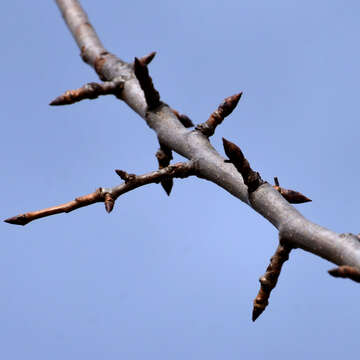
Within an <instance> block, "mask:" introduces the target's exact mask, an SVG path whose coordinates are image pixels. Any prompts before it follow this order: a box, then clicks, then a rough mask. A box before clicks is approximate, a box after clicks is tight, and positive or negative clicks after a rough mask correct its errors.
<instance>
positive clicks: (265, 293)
mask: <svg viewBox="0 0 360 360" xmlns="http://www.w3.org/2000/svg"><path fill="white" fill-rule="evenodd" d="M290 251H291V247H290V246H288V245H286V244H284V243H282V242H280V244H279V246H278V247H277V249H276V251H275V254H274V255H273V256H272V258H271V259H270V264H269V266H268V267H267V269H266V273H265V274H264V275H263V276H262V277H261V278H260V279H259V281H260V284H261V287H260V290H259V292H258V294H257V296H256V298H255V300H254V308H253V313H252V321H255V320H256V319H257V318H258V317H259V316H260V315H261V314H262V312H263V311H264V310H265V309H266V307H267V306H268V304H269V297H270V294H271V291H272V290H273V289H274V288H275V286H276V284H277V281H278V279H279V276H280V272H281V268H282V266H283V264H284V262H285V261H286V260H288V259H289V254H290Z"/></svg>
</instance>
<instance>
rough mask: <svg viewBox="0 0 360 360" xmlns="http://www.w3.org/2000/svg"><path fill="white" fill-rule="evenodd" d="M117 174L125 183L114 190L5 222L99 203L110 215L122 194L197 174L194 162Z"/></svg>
mask: <svg viewBox="0 0 360 360" xmlns="http://www.w3.org/2000/svg"><path fill="white" fill-rule="evenodd" d="M115 172H116V173H117V174H118V175H119V176H120V177H121V178H122V179H123V180H124V181H125V182H124V183H123V184H120V185H117V186H114V187H113V188H98V189H97V190H95V191H94V192H93V193H91V194H88V195H84V196H80V197H77V198H76V199H74V200H72V201H69V202H67V203H65V204H61V205H57V206H52V207H49V208H46V209H42V210H36V211H31V212H27V213H25V214H21V215H16V216H13V217H11V218H9V219H6V220H4V221H5V222H7V223H9V224H14V225H26V224H28V223H29V222H31V221H34V220H36V219H40V218H43V217H46V216H51V215H55V214H60V213H69V212H71V211H74V210H76V209H79V208H81V207H84V206H88V205H92V204H95V203H97V202H104V204H105V209H106V211H107V212H108V213H109V212H111V211H112V209H113V207H114V203H115V200H116V199H117V198H118V197H119V196H120V195H122V194H125V193H127V192H129V191H131V190H134V189H136V188H138V187H140V186H143V185H147V184H154V183H156V184H157V183H159V182H162V181H164V180H166V179H173V178H186V177H188V176H191V175H195V174H196V170H195V166H194V163H192V162H188V163H177V164H174V165H169V166H167V167H164V168H162V169H160V170H157V171H152V172H150V173H147V174H143V175H134V174H128V173H127V172H125V171H123V170H115Z"/></svg>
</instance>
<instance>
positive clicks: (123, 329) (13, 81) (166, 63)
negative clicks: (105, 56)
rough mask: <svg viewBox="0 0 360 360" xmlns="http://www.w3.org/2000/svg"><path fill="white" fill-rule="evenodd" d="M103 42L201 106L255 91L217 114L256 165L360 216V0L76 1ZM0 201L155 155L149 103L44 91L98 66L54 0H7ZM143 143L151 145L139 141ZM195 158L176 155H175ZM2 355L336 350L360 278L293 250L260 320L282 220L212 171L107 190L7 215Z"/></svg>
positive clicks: (314, 210)
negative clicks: (114, 193)
mask: <svg viewBox="0 0 360 360" xmlns="http://www.w3.org/2000/svg"><path fill="white" fill-rule="evenodd" d="M82 4H83V6H84V8H85V9H86V11H87V12H88V15H89V17H90V20H91V22H92V23H93V25H94V26H95V28H96V29H97V32H98V34H99V35H100V37H101V39H102V41H103V43H104V44H105V46H106V47H107V49H108V50H109V51H111V52H113V53H115V54H117V55H118V56H119V57H121V58H122V59H124V60H127V61H132V60H133V58H134V56H142V55H145V54H147V53H149V52H150V51H153V50H156V51H157V56H156V58H155V60H154V61H153V62H152V64H151V66H150V71H151V74H152V76H153V80H154V83H155V85H156V87H157V89H158V90H159V91H160V94H161V96H162V99H163V100H164V101H165V102H167V103H169V104H171V105H172V106H173V107H174V108H176V109H178V110H179V111H181V112H183V113H186V114H188V115H189V116H190V117H191V118H192V119H193V121H194V122H195V123H198V122H202V121H204V120H206V119H207V117H208V115H209V114H210V113H211V112H212V111H213V110H214V109H216V107H217V106H218V104H219V103H220V102H221V101H222V100H223V99H224V98H225V97H227V96H229V95H232V94H234V93H237V92H239V91H244V95H243V97H242V99H241V101H240V103H239V105H238V107H237V109H236V110H235V111H234V112H233V114H232V115H231V116H229V117H228V118H227V119H226V120H225V121H224V123H223V124H222V125H221V127H219V128H218V129H217V132H216V134H215V135H214V136H213V138H212V142H213V144H214V146H215V147H216V148H217V149H218V150H219V151H220V153H223V150H222V145H221V137H226V138H227V139H229V140H231V141H233V142H235V143H237V144H238V145H239V146H240V147H241V148H242V150H243V151H244V153H245V155H246V156H247V158H248V159H249V160H250V162H251V164H252V166H253V168H254V169H256V170H258V171H259V172H260V173H261V175H262V177H263V178H264V179H266V180H268V181H272V179H273V177H274V176H278V177H279V180H280V183H281V185H283V186H284V187H287V188H292V189H296V190H298V191H301V192H303V193H304V194H306V195H307V196H308V197H310V198H312V199H313V202H312V203H309V204H304V205H299V206H298V208H299V209H300V211H301V212H302V213H303V214H304V215H305V216H306V217H308V218H310V219H311V220H313V221H314V222H316V223H319V224H321V225H323V226H326V227H329V228H331V229H332V230H334V231H337V232H353V233H358V232H360V227H359V205H358V204H359V199H360V191H359V187H358V183H359V180H360V171H359V167H358V154H359V152H358V143H359V125H358V118H359V106H358V103H359V101H358V93H359V77H360V76H359V75H360V70H359V62H360V52H359V49H358V35H359V30H360V25H359V21H358V19H359V15H360V14H359V13H360V4H359V2H357V1H352V0H349V1H346V3H345V2H339V1H333V0H327V1H321V0H319V1H316V2H313V1H307V0H305V1H293V0H286V1H285V0H283V1H272V2H269V1H266V0H259V1H256V2H254V1H250V0H244V1H222V2H219V1H211V0H210V1H209V0H207V1H195V2H191V1H187V0H184V1H182V2H169V1H157V2H149V1H143V0H139V1H133V2H122V1H115V0H108V1H106V2H105V3H102V4H100V3H99V2H95V1H85V0H84V1H82ZM0 16H1V22H0V31H1V33H2V34H3V37H2V56H1V64H2V70H3V71H2V86H1V88H0V93H1V99H2V106H1V108H0V114H1V119H2V124H3V127H2V131H1V134H0V136H1V141H0V147H1V151H0V154H1V163H2V168H3V171H2V173H3V176H2V177H1V188H2V189H3V193H2V204H3V206H1V218H2V219H5V218H7V217H9V216H13V215H16V214H18V213H21V212H24V211H29V210H35V209H38V208H43V207H47V206H51V205H55V204H58V203H61V202H66V201H69V200H71V199H73V198H74V197H76V196H79V195H82V194H86V193H88V192H91V191H93V190H95V189H96V188H97V187H99V186H110V185H115V184H117V183H119V179H118V178H117V176H116V174H115V173H114V172H113V169H116V168H120V169H124V170H127V171H129V172H134V173H144V172H147V171H150V170H153V169H155V168H156V166H157V163H156V158H155V156H154V154H155V152H156V150H157V147H158V144H157V140H156V136H155V135H154V133H153V132H152V131H151V130H150V129H148V128H147V126H146V124H145V122H144V121H143V120H142V119H141V118H139V117H138V116H137V115H136V114H135V113H133V112H131V111H130V109H129V108H127V107H126V106H125V105H124V104H123V103H121V102H119V101H118V100H116V99H115V98H113V97H110V96H109V97H105V98H104V97H103V98H100V99H97V100H94V101H91V102H90V101H83V102H81V103H78V104H75V105H72V106H69V107H56V108H55V107H50V106H48V103H49V102H50V101H51V100H52V99H53V98H55V97H56V96H58V95H59V94H61V93H62V92H63V91H65V90H67V89H71V88H77V87H79V86H81V85H82V84H84V83H86V82H90V81H96V79H97V78H96V74H95V73H94V71H93V70H92V69H91V68H89V67H88V66H87V65H85V64H84V63H82V61H81V59H80V57H79V50H78V48H77V47H76V45H75V42H74V41H73V39H72V38H71V36H70V33H69V31H68V30H67V29H66V27H65V25H64V23H63V20H62V18H61V16H60V13H59V11H58V9H57V7H56V6H55V3H54V2H52V1H46V2H45V1H39V2H29V1H24V0H22V1H20V0H14V1H11V2H10V1H8V2H5V3H4V4H2V14H1V15H0ZM139 144H140V145H139ZM179 159H181V158H180V157H179V156H178V157H176V159H175V160H179ZM0 232H1V245H0V246H1V248H0V283H1V290H2V291H1V293H2V295H1V296H0V309H1V311H0V355H1V358H3V359H6V360H20V359H21V360H22V359H36V360H41V359H50V358H51V359H52V360H56V359H65V358H66V359H69V360H71V359H79V358H85V357H86V358H87V359H88V360H91V359H99V358H104V359H115V358H116V359H117V358H124V359H127V360H137V359H144V357H146V358H147V359H184V358H187V359H201V358H204V359H209V360H210V359H211V360H212V359H214V360H218V359H224V358H226V359H238V358H239V357H240V356H247V357H249V358H251V359H264V358H265V356H266V358H267V359H275V358H276V359H279V358H288V357H289V356H291V358H292V360H297V359H304V358H305V357H311V358H313V357H315V356H317V357H321V358H325V357H326V359H327V360H331V359H337V358H339V356H342V357H350V356H352V357H353V356H354V355H355V354H357V353H358V318H359V316H360V310H359V307H358V306H357V299H358V296H359V294H360V290H359V286H358V285H357V284H355V283H352V282H350V281H349V280H338V279H333V278H331V277H330V276H329V275H328V274H327V270H328V269H330V268H332V267H333V265H332V264H330V263H328V262H327V261H325V260H322V259H320V258H318V257H315V256H313V255H311V254H307V253H304V252H303V251H301V250H296V251H294V252H293V253H292V254H291V256H290V260H289V261H288V262H287V263H286V264H285V265H284V271H283V273H282V274H281V277H280V280H279V283H278V286H277V288H276V289H275V290H274V292H273V294H272V296H271V298H270V305H269V307H268V309H267V310H266V311H265V312H264V314H263V315H262V316H261V317H260V318H259V319H258V320H257V321H256V322H255V323H252V322H251V311H252V301H253V298H254V297H255V295H256V293H257V291H258V278H259V276H260V275H262V274H263V272H264V271H265V269H266V267H267V265H268V260H269V258H270V257H271V255H272V253H273V251H274V250H275V248H276V246H277V232H276V230H275V229H274V228H273V227H272V226H271V225H270V224H269V223H268V222H267V221H266V220H264V219H263V218H262V217H261V216H260V215H258V214H257V213H255V212H254V211H253V210H251V209H250V208H249V207H247V206H246V205H245V204H243V203H241V202H240V201H238V200H237V199H235V198H233V197H232V196H231V195H229V194H227V193H225V192H224V191H223V190H222V189H220V188H218V187H216V186H215V185H214V184H211V183H208V182H205V181H203V180H200V179H192V178H191V179H185V180H177V181H175V185H174V188H173V192H172V194H171V196H170V197H169V198H168V197H167V196H166V195H165V193H164V191H163V190H162V188H161V187H160V186H158V185H149V186H147V187H143V188H140V189H137V190H136V191H133V192H131V193H129V194H126V195H124V196H123V197H121V198H119V199H118V201H117V202H116V204H115V209H114V211H113V212H112V213H111V214H110V215H108V214H107V213H106V212H105V211H104V208H103V205H102V204H96V205H93V206H91V207H87V208H84V209H81V210H78V211H76V212H73V213H71V214H65V215H57V216H53V217H50V218H46V219H42V220H39V221H36V222H34V223H31V224H29V225H27V226H26V227H16V226H11V225H9V224H5V223H2V224H1V225H0Z"/></svg>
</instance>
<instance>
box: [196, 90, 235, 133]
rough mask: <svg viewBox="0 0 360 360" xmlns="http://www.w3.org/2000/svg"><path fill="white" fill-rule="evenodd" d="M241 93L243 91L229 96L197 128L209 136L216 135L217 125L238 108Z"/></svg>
mask: <svg viewBox="0 0 360 360" xmlns="http://www.w3.org/2000/svg"><path fill="white" fill-rule="evenodd" d="M241 95H242V92H241V93H239V94H235V95H233V96H229V97H227V98H226V99H225V100H224V101H223V102H222V103H221V104H220V105H219V107H218V108H217V109H216V110H215V111H214V112H213V113H212V114H211V115H210V117H209V118H208V119H207V120H206V121H205V122H204V123H202V124H199V125H197V126H196V130H198V131H200V132H202V133H203V134H204V135H205V136H207V137H210V136H212V135H214V133H215V129H216V127H217V126H218V125H220V124H221V123H222V122H223V120H224V119H225V117H226V116H229V115H230V114H231V113H232V112H233V110H234V109H235V108H236V105H237V104H238V102H239V100H240V98H241Z"/></svg>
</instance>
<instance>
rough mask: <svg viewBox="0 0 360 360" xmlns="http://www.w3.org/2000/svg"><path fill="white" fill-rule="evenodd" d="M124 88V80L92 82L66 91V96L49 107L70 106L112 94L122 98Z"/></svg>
mask: <svg viewBox="0 0 360 360" xmlns="http://www.w3.org/2000/svg"><path fill="white" fill-rule="evenodd" d="M123 87H124V81H123V80H122V79H119V80H117V79H114V80H113V81H105V82H103V83H101V84H98V83H95V82H92V83H88V84H85V85H84V86H82V87H81V88H79V89H75V90H68V91H66V92H65V93H64V94H62V95H60V96H58V97H57V98H56V99H54V100H53V101H52V102H51V103H50V104H49V105H52V106H54V105H70V104H74V103H76V102H78V101H81V100H84V99H96V98H97V97H99V96H100V95H110V94H112V95H115V96H116V97H118V98H120V95H121V90H122V89H123Z"/></svg>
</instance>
